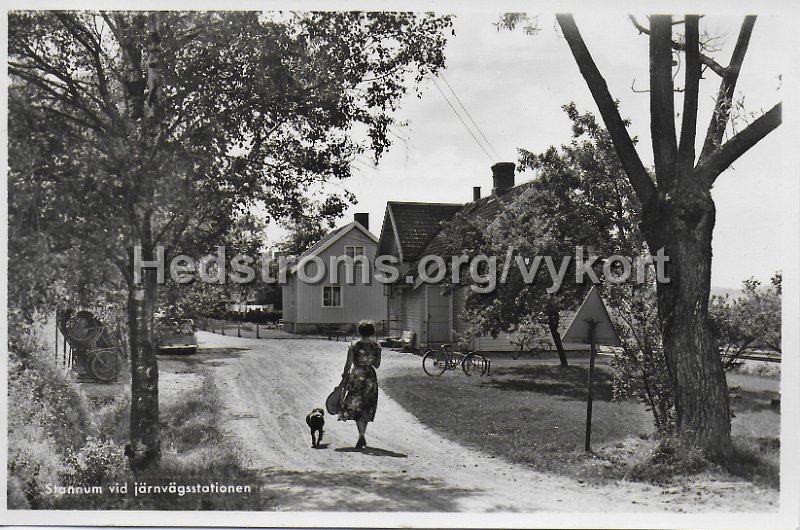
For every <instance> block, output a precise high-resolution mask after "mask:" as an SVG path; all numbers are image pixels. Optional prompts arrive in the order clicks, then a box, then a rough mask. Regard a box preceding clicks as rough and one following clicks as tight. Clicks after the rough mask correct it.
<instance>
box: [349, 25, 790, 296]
mask: <svg viewBox="0 0 800 530" xmlns="http://www.w3.org/2000/svg"><path fill="white" fill-rule="evenodd" d="M498 17H499V13H494V12H485V13H476V12H471V13H456V18H455V21H454V29H455V31H456V35H455V36H454V37H451V38H450V39H449V41H448V45H447V48H446V52H445V54H446V61H447V66H446V69H445V70H444V72H443V76H444V78H445V79H446V80H447V82H448V83H449V84H450V85H451V86H452V87H453V89H454V90H455V92H456V94H457V95H458V97H459V98H460V100H461V101H462V102H463V104H464V106H465V107H466V108H467V110H468V111H469V114H470V115H471V117H472V118H473V119H474V121H475V122H476V123H477V124H478V126H479V127H480V129H481V131H482V132H483V134H484V135H485V136H486V138H487V139H488V140H489V142H490V143H491V145H492V147H493V148H494V150H495V151H496V152H497V155H498V156H495V155H494V153H493V152H492V151H491V150H489V153H490V154H491V155H492V159H490V158H489V157H487V155H486V154H485V153H484V152H483V151H482V150H481V148H480V147H479V146H478V144H477V143H476V141H475V140H474V139H473V138H472V137H471V136H470V134H469V133H468V132H467V130H466V129H465V127H464V125H462V124H461V122H460V121H459V119H458V118H457V117H456V115H455V114H454V112H453V111H452V110H451V109H450V107H449V106H448V104H447V102H446V101H445V100H444V98H443V97H442V95H441V94H440V93H439V91H438V90H437V88H436V87H435V86H434V85H433V84H432V83H431V82H430V81H426V82H425V83H424V84H423V86H422V90H423V94H422V97H421V98H419V99H418V98H417V97H416V96H414V95H413V94H410V95H409V96H408V97H407V98H406V99H405V100H404V102H403V106H402V108H401V110H400V111H399V112H398V113H397V118H398V119H399V120H401V121H404V122H406V125H404V126H402V127H399V130H398V132H399V133H400V136H402V137H403V139H402V140H400V139H397V138H395V139H394V140H395V141H394V145H393V146H392V147H391V148H390V149H389V151H388V153H386V154H385V155H384V157H383V158H382V159H381V160H380V162H379V165H378V166H377V168H371V167H369V166H368V165H366V164H365V163H364V161H359V162H358V163H357V168H356V171H355V175H354V176H353V177H352V178H350V179H348V180H347V181H344V182H342V183H340V184H337V186H343V187H345V188H346V189H348V190H350V191H352V192H354V193H355V195H356V197H357V200H358V204H357V205H355V206H353V207H351V208H350V209H349V210H348V211H347V213H346V214H345V216H344V217H343V218H342V220H341V221H340V223H339V224H345V223H347V222H350V221H351V220H352V217H353V213H355V212H368V213H369V214H370V230H371V231H372V232H373V233H375V234H376V235H379V234H380V230H381V223H382V221H383V215H384V211H385V207H386V202H387V201H423V202H457V203H462V202H467V201H470V200H471V198H472V187H473V186H481V187H482V194H483V195H484V196H485V195H487V194H489V193H490V192H491V188H492V179H491V169H490V167H491V165H492V164H493V163H494V162H496V161H511V162H516V161H517V157H518V155H517V149H518V148H525V149H527V150H529V151H533V152H541V151H543V150H545V149H546V148H548V147H549V146H551V145H561V144H563V143H567V142H569V140H570V124H569V120H568V119H567V117H566V114H565V113H564V112H563V110H562V109H561V106H562V105H564V104H566V103H569V102H571V101H574V102H575V103H576V104H577V105H578V108H579V109H581V110H588V111H592V112H595V113H596V114H597V108H596V106H595V104H594V102H593V100H592V98H591V95H590V93H589V90H588V88H587V86H586V84H585V83H584V81H583V78H582V77H581V76H580V73H579V71H578V68H577V66H576V64H575V62H574V60H573V58H572V55H571V53H570V51H569V48H568V46H567V43H566V41H565V40H564V39H563V37H561V36H560V33H559V31H558V30H557V28H556V23H555V17H554V16H552V15H549V14H540V15H539V16H538V23H539V27H540V31H539V32H538V33H537V34H536V35H526V34H525V33H524V32H523V31H521V30H520V29H517V30H516V31H506V30H502V31H498V30H497V29H496V27H495V26H494V25H493V23H494V22H495V21H497V19H498ZM639 20H640V21H644V22H646V17H645V16H644V15H641V16H640V17H639ZM576 22H577V24H578V27H579V28H580V30H581V32H582V34H583V37H584V40H585V42H586V44H587V46H588V47H589V50H590V52H591V53H592V54H593V56H594V59H595V62H596V63H597V65H598V67H599V69H600V71H601V73H602V74H603V75H604V77H605V78H606V81H607V82H608V85H609V89H610V91H611V94H612V96H613V97H615V98H617V99H619V100H620V110H621V114H622V116H623V117H624V118H629V119H631V121H632V125H631V128H630V131H631V134H632V135H634V136H637V137H638V138H639V146H638V151H639V155H640V157H641V158H642V160H643V162H644V163H645V165H648V166H649V165H650V164H652V150H651V147H650V136H649V126H650V124H649V111H648V109H649V96H648V94H647V93H639V92H634V91H633V90H632V87H635V88H636V89H637V90H645V89H646V88H647V83H648V79H647V78H648V72H647V67H648V64H647V53H648V52H647V37H646V36H643V35H639V34H638V32H637V30H635V28H634V27H633V26H632V24H631V23H630V21H629V20H628V19H627V17H626V16H625V15H624V14H621V13H615V14H608V15H601V14H599V13H593V14H592V15H591V16H586V15H584V16H580V15H576ZM703 23H704V24H705V27H706V29H707V30H708V32H709V33H710V34H712V35H718V36H720V37H721V38H720V45H722V46H723V48H722V50H721V51H720V52H718V53H716V54H715V55H714V57H715V58H716V59H717V62H719V63H721V64H723V65H726V64H727V63H728V60H729V58H730V53H731V50H732V48H733V45H734V43H735V41H736V37H737V35H738V31H739V25H740V23H741V17H732V16H718V17H713V16H709V17H705V18H704V19H703ZM701 31H702V26H701ZM784 38H785V35H784V33H783V32H782V31H781V23H780V18H779V17H776V16H774V15H773V16H769V15H765V16H760V17H759V19H758V21H757V23H756V25H755V30H754V32H753V36H752V39H751V44H750V48H749V51H748V54H747V58H746V59H745V62H744V67H743V70H742V73H741V76H740V80H739V83H738V85H737V96H744V103H745V111H746V112H748V113H754V115H756V116H757V115H758V114H759V113H761V112H763V111H766V110H768V109H769V108H771V107H772V106H773V105H774V104H775V103H777V102H778V101H780V100H781V99H782V97H783V96H784V92H785V90H786V89H785V88H781V85H782V80H781V78H780V77H779V76H780V75H781V74H785V73H786V72H784V71H783V70H785V69H786V64H785V62H784V61H785V60H786V58H785V57H783V56H782V54H781V53H780V50H783V49H785V43H784V41H783V39H784ZM681 78H682V75H679V76H678V78H677V83H678V84H680V82H681ZM438 83H439V85H440V86H441V88H442V89H443V90H446V87H445V84H444V83H443V82H442V81H441V80H440V81H438ZM718 86H719V79H718V78H717V76H716V75H715V74H713V73H712V72H710V71H708V72H707V73H706V75H705V80H704V81H703V82H702V86H701V94H700V99H701V107H700V112H699V116H698V135H697V136H698V143H699V144H701V143H702V140H703V138H704V136H705V134H704V133H705V129H706V127H707V125H708V120H709V119H710V116H711V109H712V108H713V101H714V97H715V94H716V90H717V88H718ZM680 98H681V96H680V94H678V95H677V96H676V109H680V104H681V99H680ZM451 100H453V103H454V104H455V100H454V98H452V97H451ZM750 120H752V118H750ZM787 129H788V128H787V127H779V128H778V129H777V130H776V131H773V133H771V134H770V135H769V136H768V137H767V138H765V139H764V140H762V142H761V143H760V144H758V145H756V146H755V147H754V148H752V149H751V150H750V151H749V152H748V153H746V154H745V155H744V156H743V157H742V158H740V159H739V160H738V161H737V162H736V163H735V164H734V166H733V168H731V169H729V170H727V171H726V172H724V173H723V174H722V175H721V176H720V177H719V178H718V179H717V183H716V185H715V187H714V189H713V192H712V193H713V197H714V200H715V202H716V207H717V223H716V229H715V233H714V242H713V251H714V260H713V266H712V284H713V285H715V286H717V287H728V288H736V287H739V286H740V285H741V282H742V281H743V280H745V279H747V278H749V277H755V278H757V279H759V280H761V281H762V282H767V281H768V280H769V278H770V277H771V276H772V275H773V273H774V272H775V271H777V270H781V269H782V268H783V267H782V264H783V262H784V261H785V256H783V255H782V252H781V245H782V240H783V237H784V235H783V234H784V232H783V228H782V222H783V221H782V210H784V211H785V209H784V208H783V207H782V206H780V204H785V202H786V201H785V200H784V199H785V198H782V197H781V184H782V182H783V179H785V178H786V175H785V171H784V170H783V164H782V157H781V152H782V151H783V150H782V149H781V146H782V143H783V142H784V141H786V140H787V138H788V136H787V135H788V133H787V132H785V131H787ZM698 152H699V149H698ZM532 177H533V175H532V174H530V173H518V174H517V178H516V183H517V184H519V183H521V182H525V181H528V180H530V179H531V178H532ZM795 207H796V205H795Z"/></svg>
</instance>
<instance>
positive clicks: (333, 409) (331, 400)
mask: <svg viewBox="0 0 800 530" xmlns="http://www.w3.org/2000/svg"><path fill="white" fill-rule="evenodd" d="M346 384H347V378H346V377H342V381H341V382H340V383H339V384H338V385H337V386H336V387H334V389H333V392H331V393H330V394H328V397H327V399H325V408H326V409H328V414H339V409H340V408H341V405H342V394H344V387H345V385H346Z"/></svg>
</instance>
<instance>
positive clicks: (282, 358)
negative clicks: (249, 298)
mask: <svg viewBox="0 0 800 530" xmlns="http://www.w3.org/2000/svg"><path fill="white" fill-rule="evenodd" d="M198 335H199V338H200V342H201V350H200V352H199V353H198V355H197V359H198V360H200V361H202V363H203V364H204V365H205V366H208V367H209V368H210V370H209V371H210V372H211V373H212V375H213V378H214V381H215V382H216V384H217V386H218V387H219V389H220V390H221V394H222V396H223V401H224V404H225V407H226V410H225V414H224V415H225V417H226V418H227V420H226V422H225V425H224V427H225V430H226V431H227V432H229V433H230V434H231V436H232V437H234V439H235V441H236V442H237V444H238V445H239V447H240V450H241V452H242V456H243V457H244V458H245V461H246V462H247V463H248V465H249V466H250V467H252V468H253V469H257V470H260V471H262V472H263V473H265V474H266V475H267V476H268V479H269V480H268V482H269V483H270V484H272V485H273V486H272V487H271V488H270V489H269V492H268V493H267V494H269V495H270V496H272V497H273V500H274V502H275V504H276V510H292V511H328V510H344V511H447V512H498V511H502V512H536V511H570V512H577V511H579V512H608V511H653V510H666V511H710V510H723V511H729V510H731V509H736V510H742V511H764V510H769V509H773V510H774V509H776V508H777V503H778V494H777V492H774V491H772V490H761V488H756V487H754V486H752V485H747V488H735V487H723V488H720V487H719V485H718V484H709V485H707V487H705V488H704V485H703V484H702V483H701V484H698V486H697V488H696V489H693V490H691V491H686V490H685V489H682V488H671V489H663V488H659V487H655V486H650V485H645V484H638V483H628V482H620V483H615V484H608V485H603V486H596V485H588V484H586V485H585V484H581V483H578V482H577V481H575V480H572V479H568V478H564V477H559V476H554V475H548V474H544V473H539V472H536V471H532V470H530V469H526V468H523V467H520V466H518V465H514V464H511V463H509V462H505V461H503V460H502V459H499V458H493V457H489V456H487V455H485V454H482V453H481V452H479V451H476V450H472V449H467V448H464V447H461V446H459V445H457V444H455V443H452V442H449V441H447V440H445V439H443V438H442V437H440V436H437V435H436V434H435V433H433V432H432V431H431V430H430V429H428V428H426V427H425V426H423V425H422V424H421V423H420V422H419V421H417V420H416V418H415V417H414V416H413V415H411V414H410V413H409V412H408V411H406V410H404V409H403V408H402V407H400V406H399V405H398V404H397V403H395V402H394V401H392V400H391V399H390V398H389V397H388V396H387V395H386V394H384V393H383V392H381V394H380V397H379V403H378V415H377V417H376V421H375V423H373V424H371V425H370V426H369V430H368V432H367V441H368V444H369V448H367V449H365V450H355V449H353V448H352V447H353V445H354V444H355V442H356V439H357V431H356V427H355V424H354V422H338V421H336V418H335V417H334V416H330V415H326V424H325V438H324V440H323V443H324V444H326V446H325V447H324V448H321V449H312V448H311V440H310V434H309V432H308V428H307V427H306V425H305V415H306V414H307V413H308V412H309V411H310V410H311V409H313V408H315V407H323V404H324V401H325V397H326V396H327V395H328V393H329V392H330V391H331V390H332V389H333V386H334V385H335V384H336V383H337V382H338V380H339V376H340V374H341V371H342V366H343V364H344V359H345V352H346V344H345V343H344V342H336V341H326V340H307V339H301V340H296V339H295V340H269V339H266V340H265V339H262V340H255V339H239V338H235V337H222V336H219V335H213V334H210V333H205V332H200V333H198ZM410 367H413V368H414V369H419V370H420V374H421V373H422V372H421V367H420V363H419V357H416V356H413V355H409V354H401V353H396V352H392V351H385V352H384V357H383V364H382V365H381V368H380V370H379V371H378V372H379V374H378V379H379V381H380V378H381V377H382V376H385V375H386V374H387V373H391V372H392V371H395V370H404V369H408V368H410ZM739 490H741V492H739ZM769 501H771V502H772V505H771V506H769V505H768V504H767V503H768V502H769Z"/></svg>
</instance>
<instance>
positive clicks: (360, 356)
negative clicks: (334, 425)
mask: <svg viewBox="0 0 800 530" xmlns="http://www.w3.org/2000/svg"><path fill="white" fill-rule="evenodd" d="M350 353H352V355H353V366H352V367H351V368H350V374H349V376H348V378H347V383H346V384H345V388H344V393H343V395H342V405H341V407H340V408H339V420H340V421H344V420H357V421H374V420H375V410H376V409H377V408H378V376H377V375H376V374H375V368H373V367H372V364H373V363H374V362H375V361H376V360H377V359H378V358H379V357H380V354H381V347H380V345H379V344H378V343H377V342H375V341H373V340H363V339H362V340H359V341H356V342H354V343H353V344H351V345H350Z"/></svg>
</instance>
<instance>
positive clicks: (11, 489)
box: [6, 475, 31, 510]
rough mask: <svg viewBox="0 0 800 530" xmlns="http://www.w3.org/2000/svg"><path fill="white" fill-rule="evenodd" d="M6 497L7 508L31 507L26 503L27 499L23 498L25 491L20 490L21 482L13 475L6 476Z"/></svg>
mask: <svg viewBox="0 0 800 530" xmlns="http://www.w3.org/2000/svg"><path fill="white" fill-rule="evenodd" d="M7 485H8V498H7V499H6V506H7V507H8V509H9V510H27V509H29V508H30V507H31V505H30V504H28V499H26V498H25V492H24V491H22V484H21V483H20V481H19V479H18V478H17V477H15V476H12V475H9V477H8V482H7Z"/></svg>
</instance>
